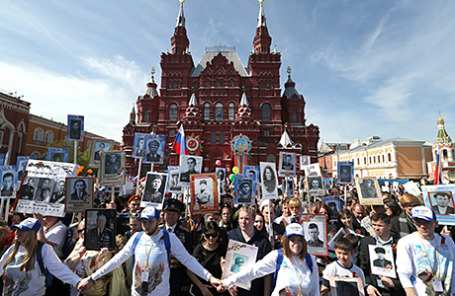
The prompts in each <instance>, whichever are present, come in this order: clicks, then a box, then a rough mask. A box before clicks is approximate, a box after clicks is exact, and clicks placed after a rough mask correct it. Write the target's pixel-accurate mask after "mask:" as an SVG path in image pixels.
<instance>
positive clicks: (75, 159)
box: [74, 141, 77, 164]
mask: <svg viewBox="0 0 455 296" xmlns="http://www.w3.org/2000/svg"><path fill="white" fill-rule="evenodd" d="M76 161H77V141H74V164H76Z"/></svg>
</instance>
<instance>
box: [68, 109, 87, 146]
mask: <svg viewBox="0 0 455 296" xmlns="http://www.w3.org/2000/svg"><path fill="white" fill-rule="evenodd" d="M83 134H84V116H79V115H68V134H67V140H73V141H82V139H83Z"/></svg>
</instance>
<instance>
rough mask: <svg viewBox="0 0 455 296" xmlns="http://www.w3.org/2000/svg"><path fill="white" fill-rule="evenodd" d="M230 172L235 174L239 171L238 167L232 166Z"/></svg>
mask: <svg viewBox="0 0 455 296" xmlns="http://www.w3.org/2000/svg"><path fill="white" fill-rule="evenodd" d="M232 172H233V173H234V174H236V175H237V174H238V173H239V168H238V167H233V168H232Z"/></svg>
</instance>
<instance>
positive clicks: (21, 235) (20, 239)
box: [16, 229, 29, 244]
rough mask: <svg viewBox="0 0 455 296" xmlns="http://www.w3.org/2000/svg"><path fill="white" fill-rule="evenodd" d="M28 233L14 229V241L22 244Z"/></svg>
mask: <svg viewBox="0 0 455 296" xmlns="http://www.w3.org/2000/svg"><path fill="white" fill-rule="evenodd" d="M28 232H29V231H27V230H21V229H16V240H17V241H18V242H20V243H21V244H23V243H24V241H25V240H26V239H27V235H28Z"/></svg>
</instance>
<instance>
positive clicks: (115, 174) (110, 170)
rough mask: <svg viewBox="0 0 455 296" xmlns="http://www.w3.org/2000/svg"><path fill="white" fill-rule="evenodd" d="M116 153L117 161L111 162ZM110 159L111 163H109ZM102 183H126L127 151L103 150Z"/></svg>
mask: <svg viewBox="0 0 455 296" xmlns="http://www.w3.org/2000/svg"><path fill="white" fill-rule="evenodd" d="M113 155H115V156H116V157H115V162H111V161H110V159H112V156H113ZM107 160H109V163H107ZM98 174H99V176H100V181H99V182H100V184H101V185H103V186H106V185H124V184H125V151H108V152H104V151H103V152H101V161H100V170H99V172H98Z"/></svg>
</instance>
